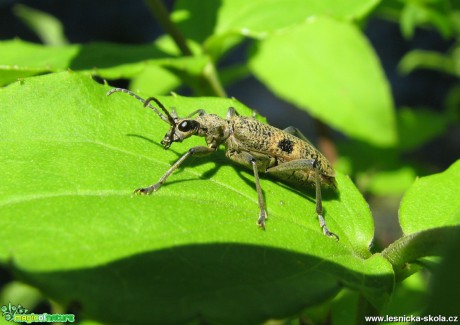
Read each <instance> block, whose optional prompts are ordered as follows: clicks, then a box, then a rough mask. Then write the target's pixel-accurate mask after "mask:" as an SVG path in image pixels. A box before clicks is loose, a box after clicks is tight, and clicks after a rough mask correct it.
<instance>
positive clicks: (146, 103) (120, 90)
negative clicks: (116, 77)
mask: <svg viewBox="0 0 460 325" xmlns="http://www.w3.org/2000/svg"><path fill="white" fill-rule="evenodd" d="M113 93H125V94H128V95H130V96H132V97H134V98H136V99H137V100H139V101H140V102H142V103H143V104H144V107H149V108H151V109H152V110H153V111H154V112H155V113H157V114H158V116H159V117H160V118H161V119H162V120H163V121H165V122H166V123H168V124H171V122H173V123H174V119H173V118H172V117H171V115H170V114H169V113H168V111H167V110H166V108H165V107H164V106H163V104H161V103H160V102H159V101H158V100H157V99H155V98H154V99H153V100H154V101H155V103H157V104H158V105H159V106H160V108H161V109H162V110H163V112H165V114H166V116H164V115H163V114H161V112H159V111H158V109H156V107H154V106H152V105H150V104H149V102H150V101H151V100H152V98H149V99H147V100H145V99H144V98H142V97H140V96H138V95H136V94H135V93H133V92H132V91H130V90H128V89H124V88H113V89H111V90H110V91H109V92H108V93H107V96H110V95H112V94H113Z"/></svg>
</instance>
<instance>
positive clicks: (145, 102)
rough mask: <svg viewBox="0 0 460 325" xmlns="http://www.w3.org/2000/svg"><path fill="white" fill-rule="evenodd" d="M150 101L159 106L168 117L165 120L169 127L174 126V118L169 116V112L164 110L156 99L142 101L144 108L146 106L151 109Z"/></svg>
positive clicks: (150, 98)
mask: <svg viewBox="0 0 460 325" xmlns="http://www.w3.org/2000/svg"><path fill="white" fill-rule="evenodd" d="M152 100H153V101H154V102H155V103H157V105H158V106H160V108H161V110H162V111H163V112H164V113H165V114H166V116H167V117H168V118H167V122H168V123H169V124H170V125H172V126H175V125H176V123H175V121H174V118H173V117H172V116H171V114H169V112H168V110H167V109H166V107H164V105H163V104H162V103H161V102H160V101H159V100H158V99H156V98H155V97H149V98H147V99H146V100H145V101H144V107H147V106H149V107H152V106H150V104H149V103H150V102H151V101H152ZM162 118H163V117H162Z"/></svg>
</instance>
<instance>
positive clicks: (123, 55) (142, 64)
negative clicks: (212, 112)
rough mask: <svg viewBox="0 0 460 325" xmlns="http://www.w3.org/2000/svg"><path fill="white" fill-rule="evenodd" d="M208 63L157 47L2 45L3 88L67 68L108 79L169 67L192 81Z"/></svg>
mask: <svg viewBox="0 0 460 325" xmlns="http://www.w3.org/2000/svg"><path fill="white" fill-rule="evenodd" d="M207 63H208V58H207V57H204V56H197V57H174V56H171V55H169V54H167V53H166V52H163V51H162V50H161V49H160V48H159V47H157V46H156V45H155V44H148V45H121V44H113V43H89V44H84V45H82V44H79V45H67V46H43V45H38V44H33V43H27V42H24V41H21V40H12V41H3V42H0V85H5V84H8V83H10V82H12V81H15V80H16V79H17V78H22V77H28V76H33V75H36V74H43V73H48V72H59V71H63V70H66V69H71V70H77V71H84V72H86V73H88V74H92V75H98V76H101V77H102V78H106V79H120V78H133V77H135V76H137V75H139V74H140V73H142V72H144V70H145V69H147V68H148V67H149V66H150V65H158V66H161V67H164V68H168V69H170V70H172V71H174V72H177V73H180V74H183V75H186V76H188V78H189V79H190V78H191V77H196V76H197V75H200V74H201V72H202V71H203V69H204V66H205V65H206V64H207ZM158 82H159V81H158Z"/></svg>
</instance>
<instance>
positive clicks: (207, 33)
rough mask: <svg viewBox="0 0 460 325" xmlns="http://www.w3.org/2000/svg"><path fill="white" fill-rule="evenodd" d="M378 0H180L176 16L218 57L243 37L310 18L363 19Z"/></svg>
mask: <svg viewBox="0 0 460 325" xmlns="http://www.w3.org/2000/svg"><path fill="white" fill-rule="evenodd" d="M378 2H379V1H378V0H347V1H340V0H335V1H323V0H268V1H267V0H254V1H245V0H222V1H218V0H214V1H208V3H207V4H206V6H203V2H202V1H200V0H186V1H178V2H177V3H176V6H175V12H174V13H173V17H174V18H175V20H176V22H177V23H178V25H179V27H180V28H181V30H182V31H183V33H184V34H185V35H186V36H187V37H188V38H191V39H193V40H195V41H198V42H200V43H204V47H205V49H206V50H207V51H208V53H210V54H211V55H213V56H214V57H216V58H218V57H219V56H221V55H222V54H223V53H224V52H226V51H227V50H228V48H230V47H231V46H233V45H234V44H235V43H237V42H239V41H240V40H241V39H242V36H251V37H257V38H259V37H265V36H266V34H267V33H272V32H275V31H277V30H280V29H283V28H286V27H289V26H293V25H297V24H299V23H302V22H304V21H305V19H307V18H308V17H312V16H317V15H327V16H333V17H336V18H339V19H341V20H355V19H361V18H362V17H364V16H365V15H366V14H368V13H369V11H370V10H371V9H372V8H374V6H375V5H376V4H377V3H378Z"/></svg>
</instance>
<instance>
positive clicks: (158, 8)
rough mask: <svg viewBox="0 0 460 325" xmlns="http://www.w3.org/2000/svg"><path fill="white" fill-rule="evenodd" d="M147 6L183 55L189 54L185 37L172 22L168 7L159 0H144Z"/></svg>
mask: <svg viewBox="0 0 460 325" xmlns="http://www.w3.org/2000/svg"><path fill="white" fill-rule="evenodd" d="M145 2H146V3H147V6H148V7H149V9H150V12H151V13H152V14H153V16H154V17H155V19H156V20H157V21H158V23H159V24H160V26H161V27H162V28H163V29H164V30H165V31H166V32H167V33H168V34H169V35H171V37H172V38H173V40H174V42H175V43H176V44H177V46H178V47H179V50H180V51H181V52H182V55H184V56H191V55H192V51H191V50H190V48H189V47H188V45H187V42H186V40H185V37H184V36H183V35H182V33H181V31H180V30H179V28H177V26H176V24H174V23H173V22H172V20H171V18H170V16H169V12H168V9H166V6H165V5H164V4H163V2H162V1H161V0H146V1H145Z"/></svg>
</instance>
